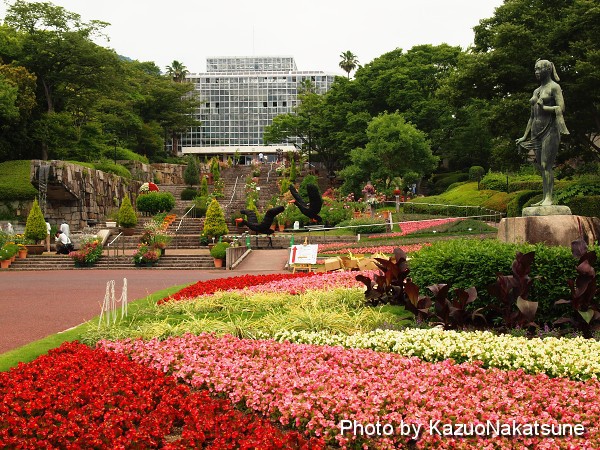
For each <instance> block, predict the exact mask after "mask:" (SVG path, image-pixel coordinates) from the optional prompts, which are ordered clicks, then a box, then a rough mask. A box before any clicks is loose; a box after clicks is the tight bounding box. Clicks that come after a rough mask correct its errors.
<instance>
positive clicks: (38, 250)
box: [25, 199, 48, 255]
mask: <svg viewBox="0 0 600 450" xmlns="http://www.w3.org/2000/svg"><path fill="white" fill-rule="evenodd" d="M47 234H48V229H47V228H46V221H45V220H44V215H43V214H42V209H41V208H40V205H39V203H38V201H37V199H35V200H34V201H33V206H32V207H31V211H29V215H28V216H27V223H26V224H25V239H29V240H31V241H33V242H40V241H45V240H46V236H47ZM44 248H45V245H30V246H29V247H28V250H29V253H31V254H32V255H41V254H42V253H44Z"/></svg>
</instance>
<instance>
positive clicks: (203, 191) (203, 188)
mask: <svg viewBox="0 0 600 450" xmlns="http://www.w3.org/2000/svg"><path fill="white" fill-rule="evenodd" d="M200 197H208V180H207V179H206V175H203V176H202V180H201V181H200Z"/></svg>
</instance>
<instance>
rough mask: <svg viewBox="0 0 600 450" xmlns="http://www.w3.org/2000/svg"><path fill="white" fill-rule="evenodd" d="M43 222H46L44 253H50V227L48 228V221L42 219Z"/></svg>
mask: <svg viewBox="0 0 600 450" xmlns="http://www.w3.org/2000/svg"><path fill="white" fill-rule="evenodd" d="M44 220H45V221H46V251H47V252H50V230H51V229H52V227H51V226H50V222H48V219H46V218H44Z"/></svg>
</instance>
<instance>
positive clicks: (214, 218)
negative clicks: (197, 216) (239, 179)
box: [202, 199, 229, 238]
mask: <svg viewBox="0 0 600 450" xmlns="http://www.w3.org/2000/svg"><path fill="white" fill-rule="evenodd" d="M227 233H229V228H227V222H225V215H224V214H223V210H222V209H221V205H219V202H218V201H217V200H215V199H213V201H212V202H210V205H209V206H208V209H207V210H206V219H205V220H204V230H203V232H202V234H203V235H205V236H208V237H211V238H213V237H214V238H218V237H219V236H223V235H225V234H227Z"/></svg>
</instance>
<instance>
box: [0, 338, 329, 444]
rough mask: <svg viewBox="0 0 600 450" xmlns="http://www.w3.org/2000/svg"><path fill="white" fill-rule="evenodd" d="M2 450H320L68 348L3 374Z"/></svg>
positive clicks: (97, 353)
mask: <svg viewBox="0 0 600 450" xmlns="http://www.w3.org/2000/svg"><path fill="white" fill-rule="evenodd" d="M0 397H1V398H2V399H3V401H2V402H1V403H0V418H1V421H0V442H2V447H3V448H31V449H33V448H95V449H113V448H123V449H137V448H144V449H154V448H163V449H184V448H185V449H188V448H214V449H238V448H241V449H250V448H260V449H269V450H275V449H281V448H286V449H287V448H290V449H321V448H323V442H322V441H321V440H318V439H309V440H306V439H304V438H302V437H301V436H300V435H299V434H298V433H297V432H288V431H284V430H280V429H278V428H276V427H275V426H273V424H271V423H270V422H268V421H267V420H265V419H263V418H260V417H258V416H257V415H256V414H244V413H242V412H241V411H237V410H235V409H234V408H233V407H232V405H231V403H230V402H229V401H227V400H223V399H218V400H217V399H213V398H211V397H210V396H209V394H208V393H207V392H206V391H193V390H192V389H191V388H190V387H188V386H186V385H183V384H179V383H178V382H177V381H176V380H175V378H173V377H168V376H165V375H164V374H163V373H162V372H160V371H158V370H155V369H151V368H149V367H146V366H143V365H141V364H137V363H134V362H132V361H130V360H128V359H127V358H126V357H123V356H122V355H118V354H116V353H108V352H106V351H104V350H101V349H96V350H92V349H90V348H89V347H86V346H84V345H81V344H79V343H66V344H63V345H62V346H61V347H60V348H59V349H56V350H52V351H50V352H49V353H48V355H45V356H42V357H40V358H38V359H37V360H35V361H34V362H32V363H29V364H20V365H19V366H18V367H17V368H14V369H12V370H11V371H10V372H3V373H0Z"/></svg>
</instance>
